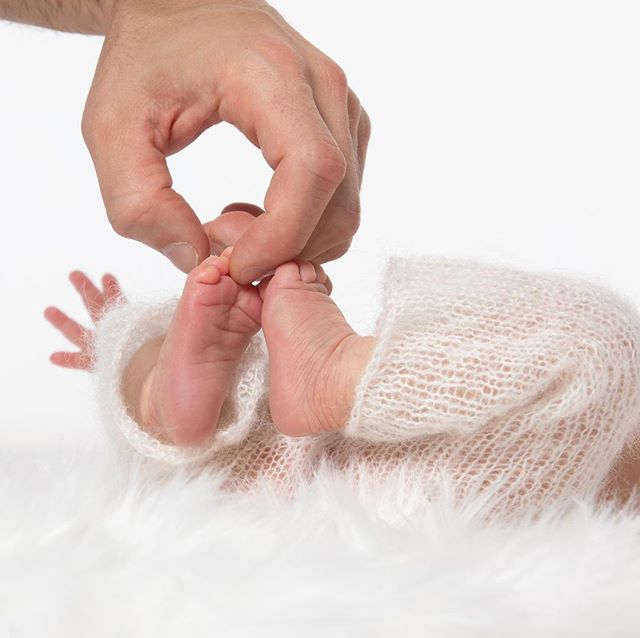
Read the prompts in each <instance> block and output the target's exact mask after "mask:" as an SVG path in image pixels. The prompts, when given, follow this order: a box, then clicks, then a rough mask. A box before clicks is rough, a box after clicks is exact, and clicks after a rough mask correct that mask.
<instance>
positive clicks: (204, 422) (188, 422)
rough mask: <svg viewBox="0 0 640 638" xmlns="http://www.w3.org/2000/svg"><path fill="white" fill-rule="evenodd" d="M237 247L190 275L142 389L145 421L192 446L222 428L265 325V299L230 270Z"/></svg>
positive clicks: (161, 435) (156, 430) (163, 437)
mask: <svg viewBox="0 0 640 638" xmlns="http://www.w3.org/2000/svg"><path fill="white" fill-rule="evenodd" d="M228 257H229V252H228V251H225V253H223V255H221V256H219V257H210V258H209V259H206V260H205V261H203V262H202V264H200V265H199V266H198V267H197V268H195V269H194V270H193V271H192V272H191V273H190V274H189V276H188V278H187V281H186V284H185V286H184V291H183V293H182V297H181V298H180V301H179V302H178V305H177V308H176V311H175V314H174V316H173V319H172V321H171V325H170V327H169V330H168V332H167V335H166V337H165V339H164V342H163V344H162V347H161V349H160V353H159V356H158V360H157V363H156V365H155V367H154V369H153V370H152V371H151V372H150V374H149V376H148V377H147V380H146V382H145V384H144V387H143V391H142V393H141V410H140V413H141V418H142V421H143V424H144V426H145V429H147V431H149V432H150V433H152V434H154V436H156V437H157V438H159V439H161V440H163V441H164V442H168V443H172V444H176V445H185V446H190V445H191V446H192V445H198V444H201V443H202V442H203V441H205V440H206V439H207V438H209V437H210V436H211V435H212V434H213V433H214V431H215V428H216V426H217V423H218V419H219V416H220V411H221V409H222V405H223V403H224V401H225V399H226V398H227V395H228V394H229V391H230V390H231V385H232V382H233V378H234V374H235V372H236V369H237V366H238V363H239V362H240V359H241V358H242V355H243V353H244V351H245V350H246V348H247V346H248V345H249V342H250V340H251V337H252V336H253V335H254V334H255V333H256V332H257V331H258V330H259V329H260V315H261V309H262V300H261V299H260V295H259V294H258V290H257V289H256V288H255V287H253V286H240V285H238V284H237V283H236V282H235V281H233V279H231V277H229V258H228Z"/></svg>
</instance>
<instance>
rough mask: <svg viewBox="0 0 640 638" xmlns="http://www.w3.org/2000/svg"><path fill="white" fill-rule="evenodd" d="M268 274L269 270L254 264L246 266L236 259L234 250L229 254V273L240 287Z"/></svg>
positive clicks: (243, 262)
mask: <svg viewBox="0 0 640 638" xmlns="http://www.w3.org/2000/svg"><path fill="white" fill-rule="evenodd" d="M268 272H269V268H265V267H261V266H258V265H256V264H247V263H246V262H245V261H243V260H241V259H238V258H237V257H236V251H235V250H234V252H232V253H231V263H230V267H229V273H230V275H231V278H232V279H233V280H234V281H235V282H237V283H239V284H242V285H246V284H252V283H254V282H256V281H258V280H260V279H262V278H263V277H264V276H265V275H266V274H267V273H268Z"/></svg>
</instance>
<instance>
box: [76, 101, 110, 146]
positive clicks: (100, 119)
mask: <svg viewBox="0 0 640 638" xmlns="http://www.w3.org/2000/svg"><path fill="white" fill-rule="evenodd" d="M115 126H116V122H115V118H114V116H113V113H112V112H111V110H109V109H107V108H104V107H102V108H100V107H95V106H93V105H92V104H90V103H88V104H87V106H86V108H85V110H84V113H83V114H82V121H81V123H80V129H81V131H82V137H83V138H84V140H85V142H86V143H87V144H91V143H94V142H95V143H99V142H100V141H101V140H104V139H105V138H106V137H108V136H109V135H110V134H111V132H112V131H113V130H114V128H115Z"/></svg>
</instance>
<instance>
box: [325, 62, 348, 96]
mask: <svg viewBox="0 0 640 638" xmlns="http://www.w3.org/2000/svg"><path fill="white" fill-rule="evenodd" d="M323 66H324V71H323V75H324V76H325V78H327V80H328V81H329V83H330V84H331V85H332V87H333V89H334V91H338V92H339V93H344V94H346V93H347V92H348V90H349V81H348V80H347V74H346V73H345V72H344V69H343V68H342V67H341V66H340V65H338V64H336V63H335V62H334V61H333V60H327V61H326V62H324V65H323Z"/></svg>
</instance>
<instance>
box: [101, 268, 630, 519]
mask: <svg viewBox="0 0 640 638" xmlns="http://www.w3.org/2000/svg"><path fill="white" fill-rule="evenodd" d="M384 299H385V304H384V309H383V312H382V313H381V315H380V318H379V321H378V325H377V329H376V336H377V338H378V341H377V344H376V347H375V349H374V353H373V356H372V359H371V361H370V363H369V365H368V367H367V369H366V371H365V373H364V376H363V378H362V381H361V383H360V385H359V387H358V389H357V392H356V398H355V403H354V407H353V411H352V414H351V418H350V419H349V422H348V423H347V424H346V426H345V428H344V430H343V431H342V432H339V433H333V434H325V435H318V436H315V437H306V438H304V439H290V438H287V437H284V436H281V435H280V434H279V433H278V432H277V431H276V430H275V428H274V427H273V425H272V424H271V422H270V420H269V416H268V410H267V407H266V392H267V378H266V372H265V370H266V367H265V363H266V352H265V348H264V347H263V345H262V343H261V342H260V341H258V340H256V341H254V343H253V344H252V347H251V349H250V351H249V352H248V353H247V354H246V356H245V357H244V359H243V364H242V372H241V374H240V375H239V382H238V386H237V387H236V390H235V392H234V394H233V396H232V397H230V399H229V400H228V404H229V405H228V408H227V409H226V411H225V414H224V417H223V420H222V422H221V425H220V427H219V428H218V431H217V433H216V435H215V437H214V440H213V441H211V442H209V443H208V444H207V445H206V446H203V447H202V448H198V449H189V448H186V449H179V448H172V447H170V446H166V445H162V444H160V443H158V442H156V441H155V440H153V439H151V438H150V437H149V436H147V435H146V434H144V433H142V432H140V431H139V430H138V428H137V426H136V424H135V423H133V422H132V420H131V419H130V418H129V417H128V415H127V413H126V410H125V409H124V407H123V405H122V400H121V397H120V391H119V387H120V379H121V374H122V370H123V367H124V365H125V364H126V361H127V360H128V358H129V357H130V356H131V355H132V354H133V352H134V351H135V350H136V348H138V347H139V346H140V345H141V344H142V343H143V342H144V341H146V340H148V339H150V338H153V337H155V336H157V335H158V334H161V333H162V332H163V331H164V330H165V329H166V326H167V324H168V321H169V318H170V315H171V312H172V308H173V304H172V305H163V306H159V307H158V308H156V309H155V310H154V309H153V308H150V307H144V308H140V307H135V306H132V307H128V308H127V307H123V308H117V309H115V310H113V311H112V312H111V313H110V314H109V315H108V316H107V317H106V318H105V320H104V321H103V323H102V325H101V327H100V330H99V334H100V336H99V339H98V373H99V375H98V376H99V378H100V384H101V397H102V401H103V403H104V406H105V411H106V412H105V413H106V418H107V421H108V425H109V426H110V427H111V428H112V429H113V431H115V432H119V433H120V438H121V439H123V440H125V441H126V442H128V444H129V445H130V446H132V447H133V448H135V449H136V450H138V451H139V452H140V453H142V454H144V455H146V456H150V457H153V458H156V459H159V460H163V461H166V462H169V463H174V464H176V463H189V462H192V461H195V460H198V461H201V460H202V459H203V458H206V459H210V460H211V463H212V465H211V466H212V467H214V468H217V467H220V468H221V469H226V470H231V479H230V483H229V485H230V487H242V486H244V487H249V486H250V485H251V484H252V483H254V482H255V481H256V480H273V481H276V482H277V483H279V484H282V485H283V486H284V487H285V489H288V490H291V489H295V488H296V486H298V485H299V484H300V482H301V481H302V480H303V479H304V478H305V477H308V476H309V475H310V474H311V473H313V471H314V468H316V467H317V466H318V463H328V464H330V465H333V466H334V467H335V468H336V469H337V470H338V471H341V470H346V469H349V470H353V468H354V467H357V468H358V473H360V475H361V476H363V475H364V474H366V475H367V478H368V479H370V478H371V477H376V478H377V479H379V480H384V478H385V477H386V476H389V475H390V474H391V473H393V472H394V471H397V470H398V468H400V469H401V470H403V471H405V472H406V473H407V476H408V477H411V479H412V480H416V481H419V482H420V483H421V484H422V485H423V486H424V494H425V497H427V498H428V497H429V496H433V495H435V494H436V493H437V492H438V489H439V486H440V484H441V482H440V478H441V476H442V474H443V473H444V474H446V475H447V476H452V477H453V478H454V479H455V485H456V486H457V494H458V495H459V496H461V497H462V496H468V495H469V494H470V493H477V494H482V495H484V496H483V498H484V499H485V500H484V503H485V504H484V506H483V507H484V511H486V513H487V514H492V515H496V516H502V517H507V516H511V515H512V514H514V513H525V512H533V511H535V510H539V508H540V507H541V506H544V505H546V504H552V503H557V502H559V501H562V500H567V499H568V498H570V497H572V496H577V497H582V496H587V495H589V494H592V493H594V492H595V491H597V490H598V489H599V488H600V487H602V485H603V484H604V482H605V480H606V479H607V477H608V475H609V473H610V471H611V468H612V466H613V464H614V461H615V459H616V457H617V456H619V455H620V453H621V451H622V450H623V448H625V445H626V446H629V445H631V443H632V442H633V439H634V437H635V436H636V434H637V428H638V424H639V423H640V354H639V347H640V320H639V319H638V316H637V314H636V312H635V311H634V310H633V309H632V308H631V307H630V306H629V305H628V304H626V303H625V302H624V301H622V300H621V299H619V298H618V297H616V296H615V295H612V294H611V293H609V292H608V291H606V290H604V289H602V288H600V287H598V286H595V285H592V284H589V283H586V282H581V281H577V280H572V279H568V278H563V277H558V276H553V275H537V274H529V273H524V272H519V271H513V270H508V269H504V268H499V267H492V266H486V265H479V264H476V263H469V262H461V261H452V260H445V259H393V260H391V262H390V263H389V266H388V268H387V273H386V281H385V297H384ZM363 473H364V474H363Z"/></svg>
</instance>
